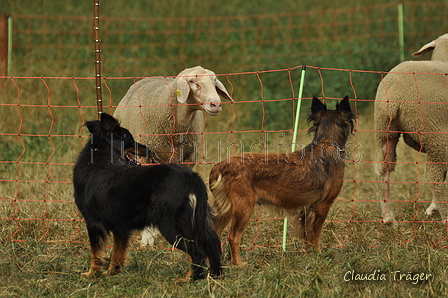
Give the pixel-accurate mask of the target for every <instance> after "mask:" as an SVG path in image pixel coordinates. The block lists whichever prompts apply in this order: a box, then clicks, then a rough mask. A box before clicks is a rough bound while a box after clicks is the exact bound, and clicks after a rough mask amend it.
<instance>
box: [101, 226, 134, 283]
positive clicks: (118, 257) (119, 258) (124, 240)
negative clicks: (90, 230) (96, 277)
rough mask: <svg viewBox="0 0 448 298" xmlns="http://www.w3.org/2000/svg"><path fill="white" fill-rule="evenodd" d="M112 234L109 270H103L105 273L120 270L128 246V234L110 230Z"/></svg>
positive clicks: (118, 271)
mask: <svg viewBox="0 0 448 298" xmlns="http://www.w3.org/2000/svg"><path fill="white" fill-rule="evenodd" d="M112 234H113V236H114V247H113V249H112V256H111V259H110V265H109V270H107V272H105V273H104V274H106V275H115V274H119V273H120V272H121V268H122V267H123V266H124V261H125V259H126V251H127V248H128V241H129V234H128V233H125V234H121V233H118V232H112Z"/></svg>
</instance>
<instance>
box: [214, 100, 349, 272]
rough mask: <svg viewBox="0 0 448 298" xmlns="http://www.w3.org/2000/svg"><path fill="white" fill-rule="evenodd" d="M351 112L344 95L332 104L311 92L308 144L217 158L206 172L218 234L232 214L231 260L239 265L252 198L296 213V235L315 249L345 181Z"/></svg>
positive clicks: (253, 202) (258, 202) (293, 213)
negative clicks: (288, 150)
mask: <svg viewBox="0 0 448 298" xmlns="http://www.w3.org/2000/svg"><path fill="white" fill-rule="evenodd" d="M354 119H355V115H354V114H353V113H352V111H351V109H350V103H349V100H348V96H346V97H345V98H344V99H343V100H342V101H341V102H340V103H339V104H338V105H336V110H327V107H326V105H325V104H323V103H322V102H320V101H319V99H317V98H316V97H314V98H313V102H312V106H311V115H310V116H309V118H308V121H309V122H312V123H313V126H312V127H311V128H310V129H309V131H310V132H314V139H313V142H312V143H311V144H309V145H308V146H306V147H305V148H304V149H302V150H301V151H297V152H294V153H291V154H276V153H271V154H263V153H251V154H249V153H246V154H243V155H234V156H231V157H230V158H228V159H226V160H224V161H221V162H220V163H219V164H216V165H215V166H214V167H213V169H212V170H211V173H210V178H209V182H210V189H211V191H212V193H213V195H214V197H215V199H214V201H213V203H212V207H213V208H214V210H215V212H216V224H215V231H216V232H217V233H218V235H220V234H221V232H222V230H223V229H224V228H225V227H226V225H227V224H228V223H229V221H230V220H233V222H232V227H231V230H230V234H229V242H230V249H231V254H232V256H231V258H232V259H231V262H232V263H233V264H234V265H237V266H243V265H244V263H243V262H242V261H241V255H240V243H241V236H242V234H243V231H244V229H245V228H246V226H247V224H248V222H249V218H250V216H251V214H252V212H253V209H254V206H255V204H260V205H263V206H268V207H274V209H277V210H281V211H283V212H286V213H288V214H290V215H291V216H294V217H295V218H296V219H297V220H298V222H299V227H300V228H301V232H300V237H301V238H302V239H303V240H304V241H305V243H306V244H308V245H311V246H312V247H314V248H316V249H317V250H319V239H320V235H321V232H322V225H323V223H324V221H325V218H326V217H327V214H328V211H329V210H330V207H331V205H332V204H333V202H334V200H335V199H336V197H337V196H338V194H339V192H340V190H341V187H342V182H343V177H344V168H345V161H344V158H343V156H342V155H343V153H344V148H345V146H346V141H347V138H348V136H349V134H350V133H351V132H352V131H353V120H354Z"/></svg>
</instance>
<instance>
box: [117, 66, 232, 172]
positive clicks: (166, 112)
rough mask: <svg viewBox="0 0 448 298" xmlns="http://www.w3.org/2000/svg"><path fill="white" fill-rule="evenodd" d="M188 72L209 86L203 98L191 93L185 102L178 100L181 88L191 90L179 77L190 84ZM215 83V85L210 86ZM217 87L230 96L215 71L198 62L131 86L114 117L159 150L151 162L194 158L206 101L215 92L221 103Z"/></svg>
mask: <svg viewBox="0 0 448 298" xmlns="http://www.w3.org/2000/svg"><path fill="white" fill-rule="evenodd" d="M188 75H192V76H195V77H196V80H198V81H204V82H205V83H204V86H201V88H203V90H206V87H208V88H209V91H207V92H206V91H202V90H201V92H202V94H200V95H199V97H202V96H203V97H204V98H200V102H197V101H194V98H193V96H192V95H191V94H190V95H189V96H188V98H187V99H186V101H185V102H184V103H179V101H178V98H179V95H180V93H181V91H180V90H182V92H183V93H187V94H188V91H189V90H187V91H184V90H185V89H182V88H181V82H180V81H179V80H184V82H183V84H184V85H186V86H187V87H188V85H187V83H186V82H185V80H186V76H188ZM201 75H202V76H203V77H201ZM198 77H199V78H198ZM213 84H216V86H213V88H212V89H210V86H211V85H213ZM215 87H216V90H215ZM217 91H218V93H219V95H221V96H223V97H224V98H226V99H229V100H231V98H230V96H229V95H228V93H227V91H226V90H225V88H224V86H223V85H222V83H220V82H219V81H218V80H217V79H216V77H215V76H214V73H213V72H212V71H210V70H206V69H204V68H202V67H199V66H197V67H194V68H188V69H186V70H184V71H182V72H181V73H179V75H178V76H177V77H176V78H163V77H161V78H147V79H143V80H140V81H138V82H136V83H135V84H133V85H132V86H131V87H130V88H129V90H128V92H127V93H126V95H125V96H124V97H123V99H122V100H121V101H120V103H119V105H118V107H117V109H116V111H115V113H114V117H116V118H117V119H119V120H120V122H121V125H122V126H123V127H126V128H127V129H128V130H129V131H130V132H131V133H132V134H133V135H134V137H136V138H137V140H139V141H140V142H141V143H143V144H145V145H146V146H148V147H149V148H151V150H152V152H154V154H156V155H154V156H152V157H151V158H150V159H149V160H148V162H156V163H167V162H170V163H178V162H195V161H196V158H197V151H198V149H199V147H200V145H201V133H202V131H203V129H204V113H203V111H202V108H203V106H204V105H203V104H204V103H208V100H209V97H213V96H214V97H213V100H214V101H215V102H217V105H218V106H220V104H219V95H218V93H216V92H217ZM190 93H191V92H190ZM212 93H213V94H212ZM215 97H216V98H215ZM208 104H209V103H208ZM219 108H220V107H219ZM206 111H207V110H206ZM219 111H220V110H218V111H217V112H215V113H214V114H212V115H216V114H218V113H219ZM180 134H181V135H180ZM173 150H174V154H173Z"/></svg>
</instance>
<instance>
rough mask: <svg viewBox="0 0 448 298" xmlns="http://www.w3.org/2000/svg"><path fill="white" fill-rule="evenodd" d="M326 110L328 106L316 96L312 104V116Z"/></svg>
mask: <svg viewBox="0 0 448 298" xmlns="http://www.w3.org/2000/svg"><path fill="white" fill-rule="evenodd" d="M326 110H327V106H326V105H325V104H323V103H322V102H321V101H320V100H319V99H318V98H317V97H316V96H314V97H313V102H312V103H311V114H315V113H317V112H320V111H326Z"/></svg>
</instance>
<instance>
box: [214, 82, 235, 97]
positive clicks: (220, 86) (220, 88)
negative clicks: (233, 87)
mask: <svg viewBox="0 0 448 298" xmlns="http://www.w3.org/2000/svg"><path fill="white" fill-rule="evenodd" d="M215 88H216V92H218V94H219V95H220V96H221V97H222V98H224V99H226V100H228V101H231V102H233V99H232V97H230V95H229V93H228V92H227V90H226V87H224V85H223V83H221V81H220V80H218V79H216V81H215Z"/></svg>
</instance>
